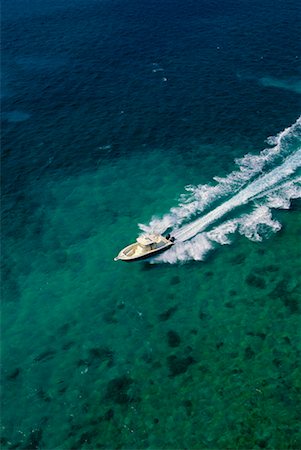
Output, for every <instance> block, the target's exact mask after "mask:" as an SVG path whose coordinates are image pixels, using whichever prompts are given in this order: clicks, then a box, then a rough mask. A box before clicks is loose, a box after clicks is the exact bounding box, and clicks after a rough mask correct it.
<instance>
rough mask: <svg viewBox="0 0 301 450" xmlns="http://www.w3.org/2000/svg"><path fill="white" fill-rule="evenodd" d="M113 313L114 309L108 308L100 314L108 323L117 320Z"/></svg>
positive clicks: (114, 312) (116, 321)
mask: <svg viewBox="0 0 301 450" xmlns="http://www.w3.org/2000/svg"><path fill="white" fill-rule="evenodd" d="M115 314H116V310H115V309H110V310H108V311H106V312H105V313H104V314H103V315H102V318H103V320H104V322H106V323H108V324H112V323H118V320H117V318H116V317H115Z"/></svg>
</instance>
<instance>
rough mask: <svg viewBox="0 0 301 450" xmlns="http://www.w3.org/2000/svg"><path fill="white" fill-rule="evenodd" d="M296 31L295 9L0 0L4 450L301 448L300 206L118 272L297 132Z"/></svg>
mask: <svg viewBox="0 0 301 450" xmlns="http://www.w3.org/2000/svg"><path fill="white" fill-rule="evenodd" d="M299 29H300V6H299V4H298V2H297V1H294V0H289V1H284V0H273V1H258V0H256V1H253V2H252V3H250V2H246V1H240V2H239V3H237V2H234V1H212V0H211V1H208V0H205V1H195V0H192V1H186V2H183V1H178V0H175V1H169V0H168V1H155V0H151V1H148V2H145V1H142V2H133V1H132V0H129V1H127V2H122V1H119V0H116V1H115V0H112V1H106V0H104V1H97V0H86V1H83V0H76V1H67V0H66V1H64V2H62V1H58V0H55V1H43V2H42V1H38V0H35V1H34V0H27V1H19V0H10V1H8V0H4V2H3V17H2V178H3V180H2V228H3V246H2V248H3V250H2V254H3V257H2V262H3V276H2V288H3V295H2V297H3V320H2V329H3V357H2V364H3V369H2V370H3V407H2V423H3V428H2V431H3V433H2V436H3V437H2V444H3V448H11V449H12V448H20V449H34V448H45V449H53V448H66V449H71V448H90V449H94V448H127V449H129V448H137V449H138V448H156V449H158V448H212V449H215V448H220V449H223V448H240V449H243V448H281V449H282V448H283V449H284V448H290V449H292V448H294V449H297V448H300V446H301V440H300V439H301V437H300V432H299V428H300V427H299V426H298V420H299V419H298V418H299V417H300V414H301V412H300V404H298V396H299V395H298V394H299V393H300V368H299V366H298V354H299V353H298V352H300V340H299V339H298V332H297V330H298V328H299V327H300V295H301V294H300V272H299V270H300V269H299V267H300V252H299V250H300V249H299V248H298V247H299V239H298V238H299V237H300V223H301V219H300V204H299V203H298V200H296V201H294V202H293V207H292V208H291V209H290V210H287V211H284V212H283V211H282V212H281V211H280V212H277V213H276V216H277V219H279V220H280V221H281V223H282V224H283V229H282V231H281V232H280V233H278V234H276V235H273V237H272V238H271V239H270V240H267V241H264V242H256V243H254V242H250V241H247V240H246V239H245V238H239V239H237V241H236V243H235V244H234V245H233V246H231V247H227V246H226V247H221V248H220V249H218V250H217V251H216V252H215V253H214V255H213V256H210V257H208V259H207V260H206V262H205V264H204V265H202V264H203V263H202V264H200V263H191V264H187V265H183V266H181V265H177V264H174V265H172V266H170V267H169V266H168V267H167V266H164V265H155V266H150V265H142V266H141V265H139V266H134V268H133V267H124V266H122V264H121V265H117V266H116V264H115V263H113V262H112V259H113V257H114V256H115V255H116V253H117V251H118V250H119V249H120V248H121V247H122V246H124V245H126V243H127V241H130V240H133V239H134V238H135V236H136V234H137V232H138V230H137V223H138V222H144V223H148V222H149V221H150V219H151V217H152V216H153V215H164V214H165V213H166V212H168V210H169V209H170V207H172V206H174V205H175V204H177V202H178V201H177V199H178V197H179V195H180V194H181V193H182V192H183V190H184V186H185V185H187V184H194V185H197V184H202V183H203V184H204V183H208V182H210V180H211V179H212V177H213V176H215V175H216V176H219V177H220V176H225V175H227V174H228V173H230V172H231V171H233V170H234V159H235V158H238V157H242V156H243V155H245V154H246V153H247V152H252V153H254V154H258V153H259V152H260V151H261V150H262V149H263V148H264V147H265V146H266V144H265V140H266V138H267V137H268V136H271V135H277V134H278V133H279V132H281V131H282V130H284V129H285V128H287V127H290V126H291V125H292V124H293V123H295V122H296V120H297V118H298V117H299V115H300V106H301V105H300V92H301V88H300V78H301V75H300V58H301V52H300V39H299V34H300V32H299ZM294 145H295V147H294V149H296V148H297V144H295V143H294ZM292 151H293V150H292ZM292 151H291V152H292ZM230 248H231V250H230ZM287 258H289V262H288V264H287V266H286V267H285V265H283V264H282V261H283V260H286V259H287ZM280 261H281V262H280ZM250 323H251V325H250Z"/></svg>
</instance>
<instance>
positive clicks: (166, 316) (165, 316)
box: [159, 306, 178, 322]
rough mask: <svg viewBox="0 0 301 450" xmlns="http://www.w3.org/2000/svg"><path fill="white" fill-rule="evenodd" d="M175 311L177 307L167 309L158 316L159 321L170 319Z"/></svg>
mask: <svg viewBox="0 0 301 450" xmlns="http://www.w3.org/2000/svg"><path fill="white" fill-rule="evenodd" d="M177 309H178V306H172V307H171V308H169V309H167V310H166V311H164V312H163V313H161V314H159V320H160V321H161V322H165V321H166V320H168V319H170V317H171V316H173V315H174V313H175V312H176V311H177Z"/></svg>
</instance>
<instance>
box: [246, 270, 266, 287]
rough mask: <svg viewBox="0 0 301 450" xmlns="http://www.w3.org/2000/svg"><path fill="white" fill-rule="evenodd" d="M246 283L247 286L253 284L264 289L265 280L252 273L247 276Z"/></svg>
mask: <svg viewBox="0 0 301 450" xmlns="http://www.w3.org/2000/svg"><path fill="white" fill-rule="evenodd" d="M246 283H247V284H248V285H249V286H253V287H256V288H258V289H264V288H265V287H266V282H265V280H264V279H263V278H262V277H260V276H258V275H254V274H252V273H251V274H249V275H248V276H247V278H246Z"/></svg>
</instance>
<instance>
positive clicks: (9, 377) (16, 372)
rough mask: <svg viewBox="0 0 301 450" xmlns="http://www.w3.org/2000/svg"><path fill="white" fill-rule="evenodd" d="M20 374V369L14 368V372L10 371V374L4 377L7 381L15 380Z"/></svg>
mask: <svg viewBox="0 0 301 450" xmlns="http://www.w3.org/2000/svg"><path fill="white" fill-rule="evenodd" d="M20 373H21V369H20V368H19V367H16V368H15V369H14V370H12V371H11V372H10V373H8V374H7V375H6V379H7V380H10V381H12V380H15V379H16V378H17V377H18V376H19V375H20Z"/></svg>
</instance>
